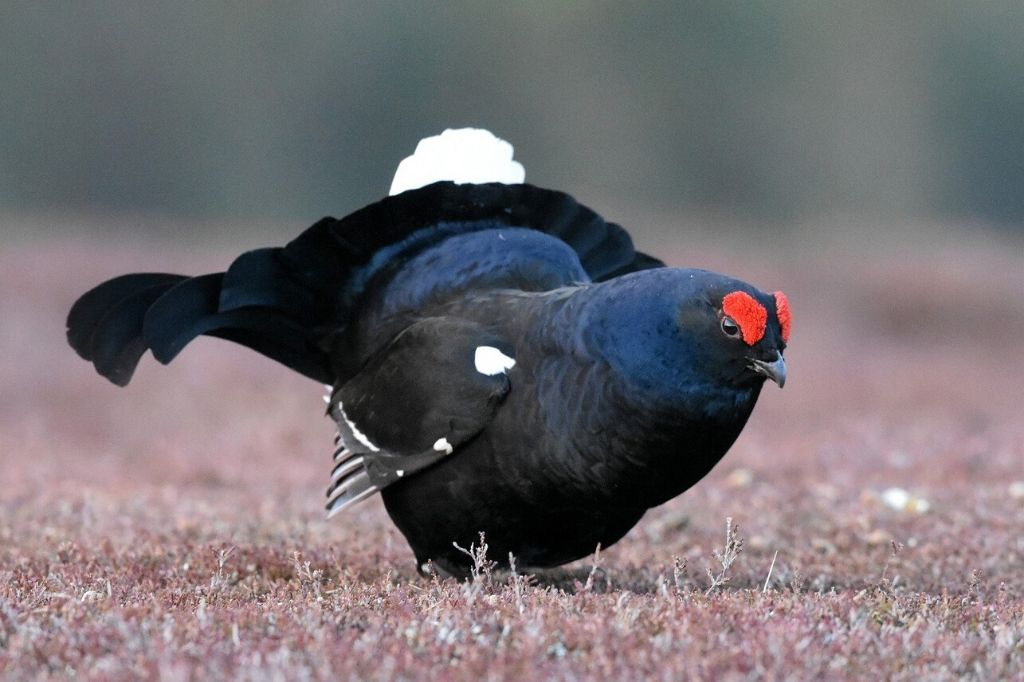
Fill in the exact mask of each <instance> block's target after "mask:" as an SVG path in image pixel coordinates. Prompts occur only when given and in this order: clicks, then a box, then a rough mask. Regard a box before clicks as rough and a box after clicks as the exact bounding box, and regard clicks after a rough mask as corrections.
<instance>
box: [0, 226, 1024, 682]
mask: <svg viewBox="0 0 1024 682" xmlns="http://www.w3.org/2000/svg"><path fill="white" fill-rule="evenodd" d="M89 227H90V226H89V225H83V226H81V228H82V234H83V235H87V236H81V237H76V236H74V231H73V230H68V231H67V232H66V233H64V234H63V235H62V236H59V237H53V238H50V239H46V240H40V239H38V238H27V237H24V235H23V236H22V237H21V238H16V239H13V240H11V241H10V242H9V243H8V244H5V245H4V247H3V250H2V252H0V482H2V485H0V677H2V678H4V679H14V680H16V679H27V678H67V677H77V678H85V679H125V678H132V677H138V676H144V677H153V676H159V677H161V678H166V679H190V678H213V679H216V678H221V677H236V678H253V679H288V680H293V679H305V678H314V679H315V678H327V677H332V678H338V679H366V678H383V679H404V678H424V677H431V678H442V679H472V680H477V679H492V678H507V677H519V678H521V679H536V678H540V677H548V676H550V677H556V678H560V679H574V678H592V679H639V678H645V679H647V678H658V679H682V678H683V677H684V676H685V677H687V678H705V679H748V678H750V677H758V676H762V675H767V676H768V677H770V678H779V677H785V676H792V677H797V678H807V677H824V678H861V679H865V678H873V679H879V678H883V677H887V678H896V679H919V678H922V677H925V678H928V679H952V678H961V677H976V678H981V679H996V678H1012V677H1020V676H1021V675H1024V419H1022V418H1021V416H1020V414H1021V402H1022V399H1024V389H1022V388H1021V386H1022V379H1024V370H1022V369H1021V364H1020V362H1021V360H1020V355H1021V353H1020V352H1021V349H1022V339H1024V303H1022V301H1024V248H1021V243H1020V241H1019V240H1018V241H1013V240H1011V239H1009V238H1008V237H1006V236H1005V235H1004V236H995V237H994V236H992V235H989V234H987V233H982V232H975V233H970V232H959V231H957V232H955V233H953V234H952V235H944V234H943V233H942V232H941V230H933V231H931V232H927V233H926V234H927V235H929V236H928V237H927V238H923V239H915V240H907V241H906V242H905V243H900V242H899V241H897V240H894V239H890V238H888V237H886V236H885V235H884V234H881V233H880V232H878V231H875V232H871V233H870V234H871V235H873V236H872V237H871V238H870V239H863V240H861V239H858V238H857V237H856V236H853V235H856V234H858V231H857V229H856V227H857V226H849V227H848V229H838V230H834V231H833V233H842V234H845V235H846V236H845V237H844V238H842V239H837V240H830V239H824V238H822V239H815V238H813V235H812V234H811V233H806V234H797V235H794V236H791V237H789V238H788V239H786V238H784V239H777V240H757V241H758V243H757V244H754V245H753V246H751V245H750V244H745V243H744V241H743V240H741V239H734V240H732V241H730V242H729V243H727V244H723V243H721V242H720V241H719V240H716V239H714V238H711V237H708V236H706V235H705V236H704V237H695V238H694V239H692V240H690V241H687V245H686V246H685V247H683V246H677V247H675V248H671V247H670V248H669V249H668V250H667V251H666V250H664V249H663V250H661V251H660V253H662V254H665V255H667V256H668V260H669V261H670V262H672V263H673V264H680V265H683V264H685V265H697V266H701V267H708V268H710V269H716V270H720V271H724V272H728V273H730V274H736V275H739V276H742V277H743V278H744V279H747V280H749V281H752V282H754V283H756V284H758V285H760V286H762V288H766V289H769V290H771V289H776V288H778V289H782V290H784V291H786V292H787V294H788V295H789V298H790V301H791V303H792V306H793V310H794V318H795V319H794V328H793V339H792V343H791V345H790V348H789V350H788V351H787V356H788V359H789V366H790V379H789V383H788V384H787V386H786V389H785V390H783V391H778V390H776V389H775V388H774V386H768V387H767V388H766V389H765V391H764V393H763V394H762V397H761V400H760V404H759V405H758V407H757V409H756V410H755V413H754V416H753V418H752V419H751V422H750V424H749V425H748V426H747V428H746V430H745V431H744V433H743V435H742V436H741V437H740V439H739V441H738V442H737V443H736V445H735V447H734V448H733V449H732V451H731V452H730V453H729V454H728V455H727V456H726V458H725V459H724V460H723V462H721V463H720V465H719V466H718V467H717V468H716V469H715V471H714V472H713V473H712V474H711V475H710V476H708V477H707V478H706V479H705V480H704V481H702V482H701V483H700V484H698V485H697V486H695V487H694V488H693V489H691V490H690V491H689V492H687V493H686V494H684V495H682V496H681V497H679V498H677V499H675V500H673V501H671V502H670V503H668V504H666V505H664V506H662V507H660V508H658V509H654V510H651V511H650V512H649V513H648V514H647V516H646V517H645V518H644V519H643V521H642V522H641V523H640V524H639V525H638V526H637V527H636V528H635V529H634V530H633V531H632V532H631V533H630V534H629V535H627V536H626V538H625V539H624V540H622V541H621V542H619V543H618V544H617V545H615V546H614V547H611V548H607V549H605V550H604V551H602V552H601V553H600V556H599V557H597V558H596V559H595V558H591V559H587V560H583V561H580V562H577V563H576V564H573V565H570V566H568V567H566V568H565V569H561V570H555V571H546V572H543V573H535V572H532V571H529V570H524V571H518V572H516V573H514V574H510V573H508V572H493V573H488V572H487V571H484V572H483V573H482V575H481V576H480V578H479V579H478V580H477V581H476V582H475V583H471V584H462V583H456V582H454V581H450V580H440V579H437V578H434V579H430V578H423V577H420V576H419V575H417V573H416V571H415V570H414V566H413V561H412V556H411V553H410V552H409V550H408V549H407V547H406V545H405V543H404V541H403V539H402V537H401V536H400V535H399V534H398V532H397V531H396V530H395V529H394V528H393V527H392V526H391V525H390V523H389V521H388V520H387V517H386V514H385V512H384V510H383V507H382V505H381V504H380V502H379V500H376V499H374V500H372V501H369V502H367V503H364V504H362V505H361V506H359V507H358V508H357V509H354V510H353V511H352V513H346V514H344V515H342V516H341V517H340V518H335V519H332V520H331V521H330V522H325V520H324V518H323V513H322V503H323V500H324V497H323V493H324V489H325V484H326V482H327V477H328V472H329V470H330V461H329V460H330V452H331V436H332V435H333V430H332V428H331V425H330V424H329V422H328V420H327V419H326V418H324V417H323V416H322V412H323V407H322V403H321V401H320V394H321V387H320V386H317V385H315V384H313V383H311V382H309V381H308V380H305V379H303V378H301V377H298V376H296V375H292V374H290V373H289V372H288V371H287V370H285V369H283V368H280V367H277V366H276V365H274V364H273V363H271V362H270V361H267V360H265V359H263V358H261V357H259V356H257V355H255V354H252V353H250V352H248V351H245V350H244V349H241V348H236V347H234V346H232V345H230V344H228V343H226V342H222V341H217V340H206V339H203V340H201V341H199V342H198V343H196V344H194V346H193V347H190V348H189V349H187V350H186V351H185V353H184V354H183V355H182V356H181V357H180V358H179V359H178V360H176V361H175V363H174V365H173V366H171V367H169V368H164V367H160V366H158V365H157V364H156V363H155V362H154V361H152V359H150V358H147V359H145V360H144V361H143V363H142V366H141V367H140V369H139V371H138V372H137V375H136V377H135V380H134V381H133V383H132V384H131V385H130V386H129V387H128V388H127V389H118V388H115V387H113V386H112V385H110V384H108V383H106V382H105V381H104V380H102V379H100V378H99V377H98V376H97V375H95V374H94V373H93V371H92V369H91V367H90V366H89V365H87V364H86V363H84V362H82V361H81V360H79V359H78V358H77V357H75V356H74V354H73V352H72V351H71V350H70V349H69V348H68V347H67V346H66V345H65V343H64V340H63V333H64V328H63V317H64V314H65V313H66V310H67V308H68V306H69V305H70V304H71V302H72V301H73V300H74V298H75V297H76V296H77V295H78V294H79V293H81V292H82V291H84V290H85V289H86V288H88V287H90V286H92V285H94V284H96V283H97V282H99V281H100V280H102V279H104V278H106V277H110V276H113V275H116V274H120V273H122V272H125V271H129V270H145V269H153V270H167V271H180V272H190V273H194V274H198V273H200V272H204V271H210V270H215V269H221V268H222V267H223V265H224V264H226V263H227V262H228V261H229V260H230V258H231V257H232V256H233V255H235V253H236V252H237V251H238V250H239V247H238V246H237V245H235V246H227V245H224V244H220V245H217V246H209V245H204V244H202V242H200V241H198V240H196V239H170V238H166V237H165V238H163V240H160V239H156V240H154V238H152V237H149V238H139V237H137V236H135V235H133V234H132V232H131V231H130V230H127V231H123V232H121V233H104V234H101V235H99V236H97V235H96V234H94V233H93V232H92V230H91V229H89ZM23 232H24V233H28V232H30V230H29V229H28V228H26V229H25V230H23ZM168 233H170V231H169V232H168ZM936 235H937V236H936ZM288 236H290V234H289V233H282V234H281V235H279V236H277V237H275V238H274V239H272V240H270V241H271V242H276V241H280V240H281V239H283V238H287V237H288ZM262 241H267V240H266V239H263V240H262ZM680 241H682V239H681V238H680ZM761 241H769V242H774V246H773V245H772V244H771V243H768V244H761V243H760V242H761ZM257 243H258V242H257ZM257 243H252V244H246V245H245V246H255V245H257ZM894 488H898V489H900V490H902V491H905V493H906V494H905V495H901V494H900V493H898V492H894V491H893V490H891V489H894ZM727 518H731V519H733V522H734V524H736V525H738V528H739V531H738V533H739V536H741V537H742V540H743V542H742V547H741V548H740V549H741V551H740V552H739V554H738V556H737V557H736V558H735V560H734V561H733V562H732V563H731V565H730V566H729V567H728V569H727V570H724V569H723V567H722V562H721V561H720V560H719V559H718V558H717V557H716V552H719V553H721V552H722V551H723V550H724V549H725V544H726V538H725V526H726V519H727ZM773 560H774V565H773ZM708 569H710V570H711V574H712V575H714V576H715V578H716V579H715V580H712V578H711V575H709V572H708ZM531 574H533V575H531ZM769 574H770V575H769ZM718 578H726V579H727V580H726V581H725V582H724V583H721V584H719V582H718V580H717V579H718Z"/></svg>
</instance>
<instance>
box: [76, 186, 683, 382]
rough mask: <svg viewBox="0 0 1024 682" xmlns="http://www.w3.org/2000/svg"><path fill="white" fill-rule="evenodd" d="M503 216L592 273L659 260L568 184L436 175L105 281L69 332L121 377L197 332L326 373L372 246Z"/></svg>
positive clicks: (424, 242)
mask: <svg viewBox="0 0 1024 682" xmlns="http://www.w3.org/2000/svg"><path fill="white" fill-rule="evenodd" d="M500 226H509V227H527V228H532V229H535V230H538V231H541V232H545V233H547V234H550V235H552V236H555V237H558V238H559V239H561V240H563V241H564V242H566V243H567V244H568V245H569V246H570V247H572V248H573V250H575V251H576V253H577V255H578V256H579V258H580V262H581V263H582V265H583V267H584V269H585V270H586V271H587V273H588V274H589V275H590V277H591V278H592V279H593V280H595V281H602V280H605V279H609V278H611V277H617V276H619V275H622V274H625V273H627V272H632V271H634V270H642V269H646V268H651V267H660V266H662V265H663V264H662V263H661V261H658V260H656V259H654V258H651V257H650V256H647V255H645V254H642V253H638V252H636V251H635V250H634V248H633V242H632V240H631V239H630V237H629V235H628V234H627V233H626V231H625V230H623V229H622V228H621V227H620V226H619V225H616V224H615V223H609V222H605V221H604V220H603V219H602V218H601V217H600V216H599V215H597V214H596V213H594V212H593V211H592V210H590V209H589V208H587V207H585V206H582V205H580V204H579V203H577V202H576V200H575V199H573V198H572V197H570V196H569V195H567V194H563V193H561V192H555V191H551V190H545V189H540V188H538V187H534V186H532V185H525V184H524V185H504V184H500V183H493V184H484V185H456V184H454V183H451V182H438V183H434V184H432V185H428V186H426V187H423V188H420V189H416V190H410V191H408V192H403V193H402V194H398V195H396V196H392V197H387V198H385V199H383V200H381V201H378V202H376V203H374V204H371V205H369V206H367V207H365V208H363V209H360V210H358V211H356V212H355V213H352V214H350V215H348V216H347V217H345V218H342V219H341V220H337V219H334V218H324V219H322V220H320V221H319V222H317V223H316V224H314V225H313V226H312V227H310V228H309V229H308V230H306V231H305V232H303V233H302V234H301V235H299V236H298V237H297V238H296V239H294V240H292V241H291V242H290V243H289V244H288V245H287V246H285V247H283V248H267V249H258V250H255V251H250V252H248V253H245V254H242V255H241V256H239V257H238V258H237V259H235V261H234V262H233V263H232V264H231V266H230V267H229V268H228V270H227V271H226V272H222V273H213V274H209V275H202V276H200V277H193V278H188V277H185V276H182V275H171V274H166V273H141V274H132V275H124V276H122V277H117V278H115V279H112V280H109V281H107V282H104V283H103V284H100V285H99V286H98V287H96V288H94V289H92V290H91V291H89V292H87V293H86V294H85V295H83V296H82V297H81V298H80V299H79V300H78V301H77V302H76V303H75V305H74V306H73V307H72V309H71V312H70V314H69V315H68V341H69V343H70V344H71V346H72V347H73V348H74V349H75V351H76V352H77V353H78V354H79V355H81V356H82V357H83V358H85V359H86V360H90V361H92V362H93V364H94V365H95V367H96V370H97V371H98V372H99V373H100V374H101V375H103V376H104V377H107V378H108V379H110V380H111V381H112V382H114V383H115V384H118V385H122V386H123V385H125V384H127V383H128V381H129V380H130V379H131V376H132V373H133V372H134V370H135V367H136V365H137V364H138V362H139V359H140V358H141V356H142V354H143V353H144V352H145V350H146V348H150V349H151V350H152V351H153V355H154V357H156V359H157V360H159V361H160V362H163V363H167V362H170V361H171V360H172V359H173V358H174V357H175V356H176V355H177V354H178V353H179V352H181V350H182V348H184V347H185V345H186V344H188V343H189V342H190V341H191V340H192V339H194V338H195V337H196V336H198V335H200V334H206V335H210V336H216V337H220V338H224V339H228V340H231V341H234V342H236V343H240V344H242V345H244V346H247V347H249V348H252V349H253V350H256V351H257V352H259V353H262V354H263V355H266V356H268V357H270V358H272V359H274V360H277V361H278V362H281V363H282V364H284V365H286V366H288V367H290V368H292V369H294V370H296V371H297V372H300V373H301V374H304V375H306V376H308V377H310V378H313V379H316V380H317V381H320V382H323V383H332V382H333V380H334V378H335V377H333V375H332V371H331V369H330V363H329V362H328V360H327V356H326V352H325V351H324V350H323V348H322V347H321V341H322V339H323V338H324V337H325V335H326V334H327V333H328V332H330V331H333V330H334V328H336V327H337V326H338V325H342V324H344V323H345V321H346V318H347V316H348V314H349V310H348V307H349V306H351V305H352V304H353V303H354V302H355V301H357V300H358V299H359V297H360V295H361V294H362V287H363V286H365V285H366V283H367V282H368V281H370V278H369V277H368V276H367V273H368V272H370V271H372V270H373V267H375V266H374V265H373V259H374V256H375V255H377V260H378V261H379V260H381V258H391V259H397V258H403V257H407V256H408V255H410V253H412V252H413V251H415V250H416V249H420V248H425V247H426V246H428V245H431V244H434V243H437V242H438V241H441V240H443V239H445V238H447V237H448V236H450V235H452V234H457V233H460V232H465V231H473V230H478V229H489V228H493V227H500ZM434 228H437V229H434ZM414 236H415V237H414ZM378 254H379V255H378ZM378 265H379V264H378Z"/></svg>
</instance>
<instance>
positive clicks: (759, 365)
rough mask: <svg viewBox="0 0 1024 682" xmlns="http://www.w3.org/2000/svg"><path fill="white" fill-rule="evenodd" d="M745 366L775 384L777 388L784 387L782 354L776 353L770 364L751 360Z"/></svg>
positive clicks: (784, 369)
mask: <svg viewBox="0 0 1024 682" xmlns="http://www.w3.org/2000/svg"><path fill="white" fill-rule="evenodd" d="M747 366H748V367H750V369H752V370H754V371H755V372H757V373H758V374H763V375H764V376H766V377H767V378H769V379H771V380H772V381H774V382H775V383H777V384H778V385H779V388H782V387H783V386H785V385H786V359H785V358H783V357H782V353H776V357H775V360H774V361H771V362H769V361H767V360H757V359H755V358H751V359H750V364H749V365H747Z"/></svg>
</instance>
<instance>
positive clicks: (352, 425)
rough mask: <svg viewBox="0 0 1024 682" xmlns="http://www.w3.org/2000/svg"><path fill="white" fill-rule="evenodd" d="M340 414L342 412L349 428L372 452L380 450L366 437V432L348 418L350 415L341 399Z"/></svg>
mask: <svg viewBox="0 0 1024 682" xmlns="http://www.w3.org/2000/svg"><path fill="white" fill-rule="evenodd" d="M338 414H340V415H341V418H342V419H344V420H345V423H346V424H347V425H348V428H349V429H350V430H351V431H352V435H353V436H355V437H356V440H358V441H359V442H360V443H362V444H363V445H365V446H366V447H367V448H368V449H369V450H370V452H380V448H378V447H377V446H376V445H374V444H373V443H371V442H370V439H369V438H367V437H366V434H365V433H363V432H362V431H360V430H359V427H358V426H356V423H355V422H354V421H352V420H351V419H349V418H348V415H347V414H345V408H344V407H342V406H341V401H340V400H339V401H338Z"/></svg>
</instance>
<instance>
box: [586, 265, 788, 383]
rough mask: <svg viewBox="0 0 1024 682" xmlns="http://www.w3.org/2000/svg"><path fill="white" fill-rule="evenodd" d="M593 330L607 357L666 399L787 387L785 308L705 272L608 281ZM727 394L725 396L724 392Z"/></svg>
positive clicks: (782, 301)
mask: <svg viewBox="0 0 1024 682" xmlns="http://www.w3.org/2000/svg"><path fill="white" fill-rule="evenodd" d="M602 298H603V299H604V301H603V303H602V304H601V306H600V307H601V308H603V312H602V313H600V316H601V318H603V319H602V320H601V321H600V322H598V324H597V325H596V327H597V328H598V329H599V330H600V331H599V332H598V333H599V334H600V336H601V338H598V339H596V340H597V341H598V343H599V344H600V345H601V346H602V347H603V348H604V351H603V352H604V354H605V357H606V358H607V359H608V361H609V362H610V363H611V364H612V365H613V366H617V369H619V370H621V371H622V372H625V373H626V374H627V376H630V377H631V378H635V379H636V380H637V381H638V382H640V383H641V384H642V385H643V386H645V387H649V388H652V389H655V390H657V391H658V393H660V394H662V395H665V396H666V397H671V396H674V395H679V394H680V393H686V394H700V393H702V392H708V393H714V392H719V391H721V389H727V390H728V389H736V391H738V392H740V393H750V394H752V395H754V396H756V394H757V389H760V387H761V385H762V384H763V383H764V381H765V379H770V380H772V381H774V382H775V383H776V384H778V385H779V387H782V386H783V385H784V384H785V382H786V361H785V359H784V357H783V354H784V352H785V349H786V343H787V342H788V340H789V330H790V323H791V316H790V311H789V303H788V301H787V300H786V296H785V294H783V293H782V292H780V291H777V292H775V293H770V294H769V293H765V292H762V291H759V290H758V289H756V288H755V287H753V286H751V285H749V284H747V283H745V282H742V281H740V280H737V279H733V278H731V277H726V276H724V275H719V274H716V273H713V272H707V271H704V270H683V269H677V268H659V269H655V270H647V271H643V272H637V273H634V274H631V275H626V276H624V277H620V278H618V279H617V280H614V281H612V282H609V283H608V285H607V288H606V291H605V293H604V295H603V296H602ZM727 392H728V391H727Z"/></svg>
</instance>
